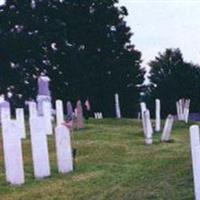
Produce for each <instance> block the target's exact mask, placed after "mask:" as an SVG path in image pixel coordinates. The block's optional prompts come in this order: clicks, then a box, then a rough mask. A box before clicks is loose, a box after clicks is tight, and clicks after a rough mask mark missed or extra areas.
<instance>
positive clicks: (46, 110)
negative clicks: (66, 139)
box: [43, 101, 53, 135]
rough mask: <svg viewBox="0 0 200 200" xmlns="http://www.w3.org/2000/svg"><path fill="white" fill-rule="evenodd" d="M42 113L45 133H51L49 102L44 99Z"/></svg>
mask: <svg viewBox="0 0 200 200" xmlns="http://www.w3.org/2000/svg"><path fill="white" fill-rule="evenodd" d="M43 114H44V120H45V127H46V134H47V135H52V134H53V126H52V118H51V117H52V116H51V103H50V102H47V101H44V102H43Z"/></svg>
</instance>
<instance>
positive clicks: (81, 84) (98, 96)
mask: <svg viewBox="0 0 200 200" xmlns="http://www.w3.org/2000/svg"><path fill="white" fill-rule="evenodd" d="M117 2H118V1H117V0H106V1H105V0H81V1H80V0H73V1H71V0H63V1H61V0H32V1H27V0H20V1H17V0H7V1H6V5H5V6H2V7H1V9H0V19H1V21H2V24H1V27H0V38H1V40H0V47H1V50H0V51H2V55H5V58H6V59H5V62H4V63H3V62H2V63H1V61H0V65H1V68H2V70H3V74H5V75H6V76H7V74H10V75H9V76H8V77H7V78H6V76H2V79H1V80H0V85H3V88H0V92H3V93H6V92H7V91H11V92H12V93H13V94H14V96H13V98H15V100H14V102H18V101H17V98H18V97H20V98H22V99H23V100H24V99H27V98H29V97H32V98H33V97H34V96H35V95H36V93H37V83H36V80H37V77H38V76H39V74H40V73H41V72H44V73H45V74H47V75H49V76H50V78H51V89H52V95H53V99H55V98H60V99H63V100H67V99H71V100H72V101H75V100H77V99H78V98H80V99H82V100H85V99H86V98H89V100H90V101H91V104H92V107H93V109H94V110H96V111H102V112H103V113H104V115H106V116H112V115H113V114H114V94H115V93H116V92H118V93H119V94H120V100H121V107H122V111H123V113H124V115H125V116H132V115H133V114H134V112H135V110H136V106H137V103H138V98H139V93H140V87H139V86H140V85H141V84H142V83H143V75H144V71H143V70H142V69H141V67H140V62H141V60H140V58H141V53H140V52H139V51H138V50H136V49H135V47H134V45H132V44H131V41H130V38H131V36H132V33H131V31H130V28H129V27H128V26H127V25H126V22H125V20H124V17H125V16H127V15H128V13H127V9H126V8H125V7H120V8H119V7H117V6H116V3H117ZM1 83H4V84H1ZM20 94H22V95H23V97H21V95H20Z"/></svg>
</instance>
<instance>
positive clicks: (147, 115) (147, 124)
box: [144, 110, 153, 144]
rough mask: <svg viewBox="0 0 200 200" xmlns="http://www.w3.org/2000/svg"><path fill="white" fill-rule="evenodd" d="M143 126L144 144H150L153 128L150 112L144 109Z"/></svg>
mask: <svg viewBox="0 0 200 200" xmlns="http://www.w3.org/2000/svg"><path fill="white" fill-rule="evenodd" d="M144 126H145V130H146V134H145V144H152V143H153V136H152V135H153V128H152V124H151V118H150V112H149V110H146V111H145V112H144Z"/></svg>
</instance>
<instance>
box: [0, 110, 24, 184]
mask: <svg viewBox="0 0 200 200" xmlns="http://www.w3.org/2000/svg"><path fill="white" fill-rule="evenodd" d="M4 111H5V112H4ZM1 117H2V118H3V119H4V120H3V121H2V138H3V152H4V162H5V171H6V181H7V182H9V183H11V184H12V185H21V184H23V183H24V182H25V178H24V167H23V156H22V143H21V132H20V131H21V130H20V126H19V124H18V121H16V120H11V119H9V115H8V109H2V112H1Z"/></svg>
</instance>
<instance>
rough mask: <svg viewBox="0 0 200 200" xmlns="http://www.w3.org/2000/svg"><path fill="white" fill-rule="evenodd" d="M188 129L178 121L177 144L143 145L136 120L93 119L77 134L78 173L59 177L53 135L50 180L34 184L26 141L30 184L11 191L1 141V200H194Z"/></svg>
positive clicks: (74, 139)
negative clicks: (6, 175) (6, 176)
mask: <svg viewBox="0 0 200 200" xmlns="http://www.w3.org/2000/svg"><path fill="white" fill-rule="evenodd" d="M188 128H189V125H185V124H184V123H180V122H179V123H176V124H175V126H174V128H173V132H172V135H173V139H174V142H173V143H160V134H155V135H154V144H153V145H150V146H146V145H144V137H143V132H142V128H141V123H140V122H138V121H137V120H130V119H123V120H114V119H105V120H89V121H88V122H87V125H86V128H85V129H84V130H81V131H77V132H74V134H73V136H72V144H73V147H74V148H76V149H77V150H78V153H77V158H76V170H75V171H74V172H72V173H70V174H67V175H61V174H58V173H57V167H56V161H55V160H56V154H55V144H54V136H50V137H49V152H50V160H51V171H52V175H51V177H49V178H47V179H44V180H41V181H39V180H35V179H34V177H33V167H32V158H31V149H30V140H29V139H26V140H24V141H23V153H24V160H25V161H24V165H25V175H26V183H25V184H24V185H23V186H21V187H13V186H10V185H8V184H7V183H6V182H5V177H4V176H5V175H4V167H3V157H2V141H0V142H1V145H0V147H1V151H0V199H2V200H37V199H45V200H68V199H69V200H70V199H73V200H79V199H80V200H101V199H104V200H109V199H114V200H118V199H120V200H146V199H148V200H150V199H152V200H157V199H159V200H182V199H183V200H189V199H191V200H192V199H194V194H193V193H194V192H193V179H192V166H191V155H190V142H189V133H188Z"/></svg>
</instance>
